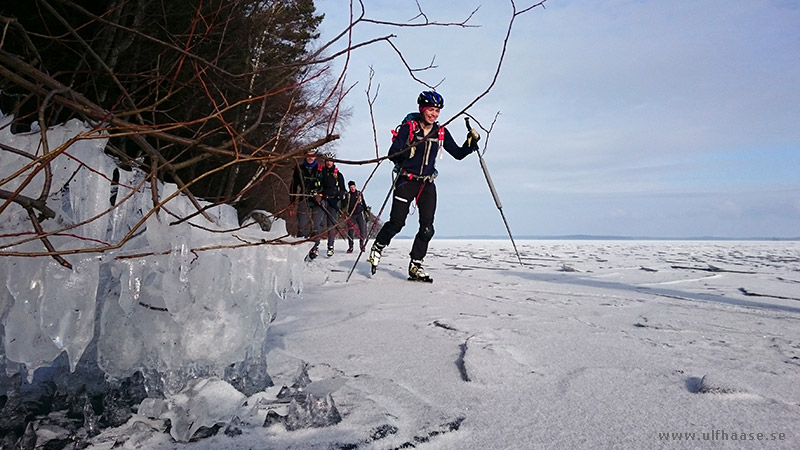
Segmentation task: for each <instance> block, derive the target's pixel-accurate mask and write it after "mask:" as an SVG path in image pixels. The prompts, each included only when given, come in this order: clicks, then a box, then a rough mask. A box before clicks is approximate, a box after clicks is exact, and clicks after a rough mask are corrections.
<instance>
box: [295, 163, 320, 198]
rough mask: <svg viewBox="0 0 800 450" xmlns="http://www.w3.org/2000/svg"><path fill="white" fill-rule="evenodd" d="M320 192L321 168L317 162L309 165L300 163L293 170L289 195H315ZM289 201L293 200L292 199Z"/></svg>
mask: <svg viewBox="0 0 800 450" xmlns="http://www.w3.org/2000/svg"><path fill="white" fill-rule="evenodd" d="M321 192H322V166H321V165H320V163H319V161H314V163H313V164H311V165H309V164H308V163H307V162H306V161H303V162H301V163H300V164H298V165H297V166H295V168H294V173H293V174H292V187H291V191H290V192H289V193H290V194H306V195H316V194H318V193H321ZM291 200H294V198H292V199H291Z"/></svg>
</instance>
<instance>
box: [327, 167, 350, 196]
mask: <svg viewBox="0 0 800 450" xmlns="http://www.w3.org/2000/svg"><path fill="white" fill-rule="evenodd" d="M344 193H345V188H344V176H343V175H342V174H341V173H339V169H338V168H337V167H336V166H333V167H331V168H328V166H325V165H323V166H322V195H323V197H325V198H331V199H337V200H338V199H341V198H342V197H344Z"/></svg>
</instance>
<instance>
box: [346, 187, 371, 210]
mask: <svg viewBox="0 0 800 450" xmlns="http://www.w3.org/2000/svg"><path fill="white" fill-rule="evenodd" d="M344 207H345V213H347V214H351V215H353V216H357V215H359V214H361V213H363V212H364V211H366V210H367V203H366V202H365V201H364V195H363V194H362V193H361V191H359V190H358V189H356V191H355V192H350V191H347V193H346V194H344Z"/></svg>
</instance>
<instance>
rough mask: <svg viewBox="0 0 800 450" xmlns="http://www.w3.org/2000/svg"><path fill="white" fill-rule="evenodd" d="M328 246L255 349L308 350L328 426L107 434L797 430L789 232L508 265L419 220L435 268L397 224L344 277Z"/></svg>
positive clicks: (502, 443)
mask: <svg viewBox="0 0 800 450" xmlns="http://www.w3.org/2000/svg"><path fill="white" fill-rule="evenodd" d="M338 245H339V247H340V252H339V253H337V254H336V255H334V256H333V257H331V258H325V257H324V256H323V257H320V258H318V259H317V260H316V261H314V262H313V263H310V264H309V265H308V267H307V271H306V273H305V289H304V291H303V292H302V296H299V297H298V296H290V297H289V298H287V299H286V300H283V301H282V302H281V303H280V304H279V305H278V317H277V319H276V321H275V322H274V323H273V324H272V326H271V328H270V329H269V333H268V334H269V338H268V339H269V347H270V350H269V353H268V367H269V372H270V375H271V376H272V378H273V380H274V382H275V384H276V385H277V386H280V385H288V384H291V382H292V379H293V377H294V376H295V374H296V372H297V370H298V367H299V366H301V365H302V364H303V363H305V364H307V365H308V374H309V376H310V378H311V380H312V381H313V382H314V383H313V384H312V385H311V386H310V387H309V390H315V391H316V393H318V394H325V393H331V396H332V398H333V399H334V401H335V404H336V407H337V408H338V411H339V413H340V414H341V415H342V421H341V422H340V423H339V424H337V425H335V426H332V427H327V428H312V429H305V430H299V431H287V430H286V429H284V428H283V427H282V426H280V425H273V426H271V427H265V428H254V429H253V428H250V429H244V430H243V434H239V435H236V436H228V435H224V434H222V433H220V434H219V435H217V436H213V437H210V438H207V439H203V440H199V441H197V442H190V443H187V444H175V443H174V442H172V441H171V440H170V438H169V435H166V434H164V433H160V432H152V433H148V432H146V431H142V429H140V432H138V433H137V435H136V436H135V437H134V438H130V436H129V438H128V439H127V441H126V442H125V443H124V444H122V445H121V446H119V447H118V448H181V449H187V450H188V449H193V450H195V449H197V450H200V449H203V450H204V449H217V448H226V449H255V448H269V449H312V448H317V449H329V448H330V449H394V448H421V449H431V450H432V449H550V448H552V449H566V448H574V449H599V448H603V449H606V448H637V449H639V448H715V449H719V448H737V449H741V448H745V449H746V448H758V449H796V448H800V431H798V430H800V388H798V386H800V242H683V241H681V242H676V241H645V242H639V241H636V242H630V241H608V242H605V241H602V242H601V241H522V242H519V243H518V247H519V249H520V252H521V254H522V258H523V261H524V262H525V264H526V266H525V267H520V265H519V263H518V262H517V260H516V257H515V256H514V254H513V251H512V248H511V245H510V243H508V242H500V241H477V240H476V241H451V240H437V239H436V238H434V240H433V242H432V243H431V250H430V252H429V255H428V258H427V261H426V262H427V263H428V264H427V268H428V269H429V272H430V273H431V275H432V276H433V277H434V280H435V282H434V283H433V284H423V283H412V282H408V281H406V266H407V256H406V255H407V252H408V250H409V248H410V241H407V240H396V241H395V242H393V244H392V246H391V247H389V248H388V249H387V250H386V251H385V252H384V255H385V256H384V260H383V262H382V266H381V268H380V270H379V272H378V273H377V274H376V275H375V276H373V277H370V275H369V269H368V265H367V263H366V262H364V259H365V257H362V262H361V263H360V265H359V266H358V268H357V269H356V271H355V273H354V274H353V276H352V278H351V279H350V281H349V282H347V283H345V278H346V277H347V272H348V271H349V269H350V267H351V265H352V263H353V261H354V259H355V255H347V254H345V253H344V252H343V251H341V250H343V244H342V243H341V242H340V243H338ZM265 275H266V274H265ZM118 432H119V431H118ZM114 433H115V432H114V431H107V432H106V433H104V434H103V435H101V436H99V437H97V438H96V439H95V441H94V442H95V443H96V444H95V445H94V447H93V448H97V449H99V448H110V447H111V446H112V442H113V441H114V438H113V436H114ZM743 440H744V441H745V442H742V441H743ZM676 441H680V442H676ZM686 441H690V442H686Z"/></svg>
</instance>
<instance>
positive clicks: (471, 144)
mask: <svg viewBox="0 0 800 450" xmlns="http://www.w3.org/2000/svg"><path fill="white" fill-rule="evenodd" d="M480 140H481V135H480V134H478V132H477V131H476V130H475V129H474V128H470V130H469V131H467V141H466V142H465V143H464V146H465V147H468V148H471V149H472V150H473V151H474V150H477V149H478V141H480Z"/></svg>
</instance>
